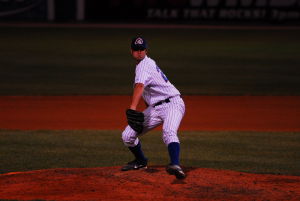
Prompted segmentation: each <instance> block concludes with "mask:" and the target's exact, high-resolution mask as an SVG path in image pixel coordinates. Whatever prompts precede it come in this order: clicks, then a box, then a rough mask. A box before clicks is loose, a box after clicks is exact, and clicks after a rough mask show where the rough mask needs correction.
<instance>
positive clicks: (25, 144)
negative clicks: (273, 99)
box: [0, 130, 300, 176]
mask: <svg viewBox="0 0 300 201" xmlns="http://www.w3.org/2000/svg"><path fill="white" fill-rule="evenodd" d="M180 139H181V163H182V165H184V166H186V167H201V168H216V169H228V170H236V171H243V172H252V173H271V174H288V175H298V176H300V162H299V157H300V151H299V150H300V133H292V132H291V133H283V132H274V133H273V132H180ZM141 140H142V145H143V148H144V152H145V154H146V155H147V157H148V158H149V163H150V165H166V164H167V163H168V162H169V158H168V152H167V148H166V146H165V145H164V144H163V142H162V140H161V134H160V132H158V131H154V132H150V133H148V134H147V135H145V136H143V137H141ZM131 159H132V156H131V154H130V153H129V151H128V150H127V148H126V147H124V146H123V143H122V141H121V131H95V130H94V131H88V130H83V131H63V130H62V131H10V130H1V131H0V173H6V172H14V171H29V170H37V169H48V168H84V167H100V166H121V165H123V164H125V163H126V162H128V161H129V160H131Z"/></svg>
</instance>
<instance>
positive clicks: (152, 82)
mask: <svg viewBox="0 0 300 201" xmlns="http://www.w3.org/2000/svg"><path fill="white" fill-rule="evenodd" d="M136 83H142V84H144V92H143V99H144V100H145V101H146V102H147V104H148V105H150V106H149V107H148V108H147V109H146V110H145V111H143V113H144V115H145V121H144V131H143V133H141V134H139V135H138V134H137V133H136V132H135V131H134V130H133V129H132V128H131V127H130V126H127V127H126V128H125V130H124V131H123V133H122V139H123V142H124V144H125V145H126V146H129V147H134V146H136V145H137V144H138V143H139V139H138V137H139V136H141V135H143V134H145V133H147V132H148V131H150V130H152V129H153V128H155V127H157V126H159V125H161V124H163V136H162V139H163V142H164V143H165V144H166V145H168V144H170V143H172V142H178V143H179V139H178V136H177V131H178V128H179V125H180V122H181V120H182V118H183V116H184V113H185V104H184V102H183V100H182V98H181V97H180V92H179V91H178V90H177V89H176V88H175V86H174V85H173V84H171V83H170V81H169V80H168V79H167V77H166V76H165V75H164V74H163V73H162V71H161V70H160V68H159V67H158V66H157V65H156V63H155V61H154V60H152V59H151V58H149V57H147V56H146V57H145V58H144V59H143V60H142V61H140V62H139V64H138V65H137V66H136V71H135V84H136ZM169 97H172V98H170V102H169V103H163V104H161V105H158V106H156V107H154V106H153V105H154V104H155V103H157V102H159V101H162V100H165V99H167V98H169Z"/></svg>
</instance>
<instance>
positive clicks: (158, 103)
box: [153, 97, 171, 107]
mask: <svg viewBox="0 0 300 201" xmlns="http://www.w3.org/2000/svg"><path fill="white" fill-rule="evenodd" d="M170 98H171V97H170ZM170 98H167V99H165V100H162V101H159V102H157V103H155V104H154V105H153V107H156V106H159V105H161V104H163V103H169V102H170Z"/></svg>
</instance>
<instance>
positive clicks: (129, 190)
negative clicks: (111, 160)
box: [0, 166, 300, 201]
mask: <svg viewBox="0 0 300 201" xmlns="http://www.w3.org/2000/svg"><path fill="white" fill-rule="evenodd" d="M185 170H186V172H187V174H188V176H187V178H186V179H185V180H177V179H175V177H173V176H171V175H167V173H166V172H165V170H164V168H163V167H158V166H152V167H149V168H148V169H147V170H137V171H128V172H122V171H120V167H101V168H85V169H50V170H39V171H31V172H21V173H8V174H4V175H0V198H2V199H18V200H19V199H20V200H34V199H41V200H73V201H74V200H106V201H110V200H111V201H112V200H114V201H115V200H145V201H148V200H149V201H150V200H165V201H168V200H170V201H174V200H179V201H192V200H193V201H194V200H203V201H208V200H210V201H211V200H216V201H221V200H231V201H233V200H239V201H241V200H295V201H296V200H300V185H299V184H300V178H299V177H296V176H279V175H257V174H249V173H240V172H234V171H225V170H213V169H203V168H186V169H185Z"/></svg>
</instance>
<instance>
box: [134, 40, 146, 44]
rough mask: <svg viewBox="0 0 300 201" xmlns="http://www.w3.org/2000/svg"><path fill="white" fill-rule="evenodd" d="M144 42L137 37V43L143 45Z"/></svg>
mask: <svg viewBox="0 0 300 201" xmlns="http://www.w3.org/2000/svg"><path fill="white" fill-rule="evenodd" d="M143 43H144V41H143V39H141V38H137V39H136V40H135V42H134V44H135V45H142V44H143Z"/></svg>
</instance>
